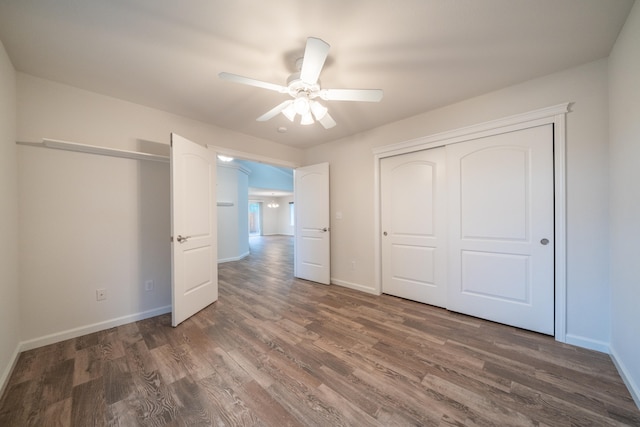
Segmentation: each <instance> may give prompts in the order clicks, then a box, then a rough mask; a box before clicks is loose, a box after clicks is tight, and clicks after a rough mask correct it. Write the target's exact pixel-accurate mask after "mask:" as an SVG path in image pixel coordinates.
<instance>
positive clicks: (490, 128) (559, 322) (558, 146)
mask: <svg viewBox="0 0 640 427" xmlns="http://www.w3.org/2000/svg"><path fill="white" fill-rule="evenodd" d="M570 105H571V103H569V102H567V103H563V104H558V105H554V106H551V107H547V108H541V109H539V110H534V111H530V112H527V113H523V114H516V115H513V116H509V117H505V118H502V119H498V120H492V121H489V122H485V123H479V124H475V125H472V126H467V127H463V128H460V129H454V130H451V131H447V132H441V133H438V134H434V135H430V136H425V137H421V138H416V139H412V140H409V141H404V142H400V143H395V144H389V145H385V146H382V147H377V148H374V149H373V154H374V156H373V157H374V158H373V161H374V174H373V175H374V209H373V212H374V253H375V265H374V268H375V274H374V286H375V287H374V291H375V292H377V293H378V294H380V293H381V292H382V272H381V268H382V266H381V260H382V258H381V257H382V251H381V242H380V226H381V225H380V221H381V219H380V209H381V206H380V161H381V160H382V159H383V158H385V157H391V156H396V155H399V154H406V153H412V152H415V151H420V150H426V149H429V148H435V147H441V146H445V145H449V144H455V143H457V142H462V141H469V140H472V139H477V138H482V137H486V136H491V135H498V134H501V133H506V132H512V131H515V130H522V129H526V128H530V127H535V126H541V125H545V124H553V125H554V146H553V152H554V165H553V168H554V185H555V188H554V198H555V203H554V217H555V222H554V227H555V242H554V243H555V260H554V261H555V338H556V340H557V341H560V342H566V340H567V329H566V328H567V321H566V318H567V307H566V295H567V277H566V263H567V257H566V114H567V113H568V112H569V107H570ZM577 345H579V344H577ZM588 348H590V347H588Z"/></svg>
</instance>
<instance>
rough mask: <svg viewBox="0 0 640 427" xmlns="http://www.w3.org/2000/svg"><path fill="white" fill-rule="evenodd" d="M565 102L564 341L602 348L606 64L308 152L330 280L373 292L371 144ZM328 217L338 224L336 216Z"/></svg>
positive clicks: (605, 318) (605, 334)
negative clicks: (320, 188)
mask: <svg viewBox="0 0 640 427" xmlns="http://www.w3.org/2000/svg"><path fill="white" fill-rule="evenodd" d="M423 96H429V94H428V93H425V94H424V95H423ZM569 101H570V102H573V105H572V108H571V110H572V111H571V112H570V113H569V114H568V115H567V169H566V170H567V234H568V236H567V293H568V295H567V301H568V307H567V340H568V341H569V342H573V343H576V344H579V345H583V346H587V347H591V348H597V349H601V350H606V348H607V346H608V342H609V329H610V328H609V316H610V312H609V305H610V304H609V291H608V274H609V270H608V251H609V244H608V208H607V206H608V172H607V140H608V94H607V61H606V60H601V61H597V62H593V63H590V64H586V65H584V66H581V67H577V68H574V69H570V70H567V71H564V72H560V73H556V74H552V75H549V76H546V77H543V78H539V79H535V80H531V81H528V82H525V83H522V84H519V85H516V86H512V87H508V88H505V89H502V90H499V91H496V92H492V93H489V94H486V95H483V96H479V97H476V98H473V99H469V100H466V101H463V102H460V103H457V104H453V105H450V106H448V107H445V108H440V109H437V110H434V111H430V112H427V113H424V114H421V115H418V116H415V117H412V118H409V119H406V120H403V121H399V122H395V123H391V124H389V125H386V126H383V127H380V128H377V129H374V130H372V131H370V132H367V133H364V134H360V135H356V136H353V137H350V138H345V139H343V140H340V141H335V142H332V143H329V144H325V145H322V146H319V147H315V148H312V149H310V150H308V151H307V157H306V164H312V163H320V162H325V161H328V162H330V168H331V210H332V220H331V229H332V236H331V237H332V243H331V250H332V256H331V261H332V280H333V281H334V282H335V283H339V284H343V285H345V286H351V287H354V288H358V289H363V290H370V291H372V290H373V289H374V284H375V283H374V278H375V276H374V274H375V271H374V266H375V259H374V233H376V230H374V209H375V206H374V194H373V192H374V163H373V154H372V149H373V148H374V147H380V146H384V145H387V144H392V143H397V142H402V141H406V140H409V139H414V138H418V137H422V136H427V135H432V134H436V133H439V132H443V131H449V130H453V129H456V128H460V127H464V126H468V125H472V124H477V123H482V122H485V121H489V120H493V119H499V118H502V117H506V116H510V115H514V114H519V113H525V112H528V111H532V110H535V109H539V108H543V107H548V106H552V105H556V104H560V103H563V102H569ZM336 212H341V213H342V219H340V220H338V219H335V218H336V215H335V213H336ZM352 261H355V262H356V264H355V265H356V268H355V269H352V268H351V262H352Z"/></svg>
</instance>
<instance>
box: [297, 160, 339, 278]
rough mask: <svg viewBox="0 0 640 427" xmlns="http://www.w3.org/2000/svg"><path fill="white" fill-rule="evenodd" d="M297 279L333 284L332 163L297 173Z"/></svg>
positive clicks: (298, 170)
mask: <svg viewBox="0 0 640 427" xmlns="http://www.w3.org/2000/svg"><path fill="white" fill-rule="evenodd" d="M294 206H295V261H294V275H295V276H296V277H299V278H300V279H305V280H311V281H312V282H318V283H322V284H325V285H328V284H329V283H330V281H331V252H330V247H331V240H330V235H331V233H330V230H329V220H330V214H329V163H321V164H318V165H312V166H305V167H302V168H297V169H295V170H294Z"/></svg>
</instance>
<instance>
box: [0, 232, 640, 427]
mask: <svg viewBox="0 0 640 427" xmlns="http://www.w3.org/2000/svg"><path fill="white" fill-rule="evenodd" d="M292 244H293V243H292V239H291V238H290V237H284V236H275V237H268V238H252V245H251V250H252V254H251V255H250V256H249V257H248V258H246V259H245V260H242V261H238V262H233V263H226V264H222V265H220V269H219V277H220V279H219V282H220V290H219V295H220V299H219V301H218V302H216V303H215V304H213V305H211V306H209V307H208V308H206V309H204V310H203V311H201V312H200V313H198V314H197V315H196V316H194V317H192V318H191V319H189V320H187V321H186V322H184V323H183V324H182V325H180V326H179V327H177V328H172V327H171V326H170V316H169V315H163V316H159V317H155V318H151V319H147V320H143V321H139V322H135V323H131V324H127V325H124V326H120V327H117V328H113V329H109V330H105V331H102V332H98V333H95V334H91V335H87V336H83V337H79V338H76V339H71V340H68V341H64V342H60V343H57V344H53V345H50V346H46V347H42V348H38V349H35V350H31V351H27V352H24V353H23V354H21V355H20V358H19V360H18V363H17V366H16V369H15V370H14V373H13V374H12V376H11V378H10V381H9V385H8V387H7V389H6V392H5V394H4V396H3V397H2V398H1V399H0V426H49V425H51V426H186V425H194V426H196V425H197V426H209V425H215V426H340V425H348V426H407V425H422V426H494V425H497V426H623V425H635V426H639V425H640V412H639V411H638V408H637V407H636V406H635V404H634V402H633V400H632V399H631V397H630V395H629V392H628V391H627V389H626V388H625V386H624V384H623V382H622V381H621V379H620V377H619V375H618V373H617V372H616V369H615V367H614V365H613V364H612V362H611V360H610V359H609V356H607V355H606V354H602V353H598V352H594V351H589V350H585V349H581V348H577V347H572V346H569V345H564V344H561V343H558V342H555V341H554V339H553V338H551V337H547V336H543V335H539V334H536V333H532V332H527V331H522V330H519V329H515V328H511V327H508V326H504V325H498V324H495V323H491V322H486V321H482V320H479V319H475V318H472V317H467V316H463V315H460V314H455V313H451V312H448V311H446V310H443V309H439V308H434V307H431V306H428V305H423V304H419V303H414V302H411V301H406V300H403V299H400V298H395V297H391V296H387V295H383V296H372V295H368V294H364V293H360V292H356V291H352V290H349V289H345V288H341V287H338V286H324V285H318V284H313V283H310V282H306V281H302V280H297V279H294V278H293V277H292Z"/></svg>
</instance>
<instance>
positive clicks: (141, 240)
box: [11, 73, 302, 348]
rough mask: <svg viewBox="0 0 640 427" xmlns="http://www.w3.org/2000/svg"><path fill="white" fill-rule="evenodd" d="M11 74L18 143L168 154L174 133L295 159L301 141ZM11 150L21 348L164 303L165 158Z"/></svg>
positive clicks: (147, 311)
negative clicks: (102, 295) (57, 142)
mask: <svg viewBox="0 0 640 427" xmlns="http://www.w3.org/2000/svg"><path fill="white" fill-rule="evenodd" d="M17 82H18V83H17V85H18V88H17V91H18V92H17V93H18V94H17V106H18V110H17V116H18V124H17V139H18V140H20V141H29V142H38V141H40V140H41V139H42V138H52V139H62V140H67V141H72V142H79V143H85V144H90V145H98V146H107V147H113V148H120V149H128V150H146V151H151V152H157V153H160V154H168V143H169V135H170V132H176V133H178V134H180V135H182V136H185V137H187V138H189V139H192V140H193V141H196V142H198V143H202V144H212V145H215V146H219V147H227V148H231V149H233V150H237V151H242V152H247V153H252V154H255V155H257V156H267V157H270V158H278V159H281V160H283V161H285V162H291V163H299V162H300V159H301V157H302V155H301V152H300V151H299V150H297V149H293V148H290V147H285V146H281V145H279V144H275V143H272V142H269V141H264V140H259V139H256V138H253V137H249V136H246V135H241V134H237V133H233V132H230V131H227V130H223V129H220V128H217V127H215V126H211V125H207V124H204V123H201V122H197V121H194V120H190V119H186V118H184V117H180V116H176V115H173V114H169V113H166V112H163V111H159V110H154V109H151V108H147V107H143V106H140V105H136V104H132V103H129V102H125V101H121V100H118V99H114V98H110V97H107V96H103V95H99V94H96V93H91V92H87V91H83V90H80V89H77V88H73V87H70V86H65V85H62V84H58V83H54V82H51V81H47V80H42V79H39V78H36V77H32V76H29V75H25V74H20V73H19V74H18V76H17ZM11 139H12V140H15V137H14V136H12V137H11ZM14 150H15V149H14ZM18 151H19V156H18V158H19V160H18V161H19V167H18V174H19V193H20V198H19V206H20V221H19V227H20V230H22V238H21V240H20V290H21V304H20V323H21V326H22V330H21V340H22V341H23V342H24V348H30V347H34V346H38V345H42V344H45V343H48V342H54V341H58V340H60V339H63V338H66V337H68V336H74V335H79V334H82V333H86V332H89V331H92V330H100V329H104V328H105V327H109V326H111V325H113V324H118V323H125V322H127V321H132V320H135V319H137V318H140V317H147V316H150V315H154V314H157V313H160V312H164V311H167V310H168V309H169V305H170V304H171V296H170V267H169V266H170V263H169V254H170V244H169V235H170V224H169V167H168V164H166V163H154V162H147V161H134V160H130V159H121V158H113V157H105V156H97V155H90V154H84V153H73V152H68V151H60V150H50V149H43V148H36V147H30V146H20V148H19V150H18ZM13 167H14V171H15V163H14V164H13ZM146 280H154V281H155V290H154V291H152V292H147V291H145V290H144V282H145V281H146ZM98 288H104V289H106V290H107V299H106V300H105V301H100V302H98V301H96V298H95V291H96V289H98Z"/></svg>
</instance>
